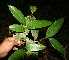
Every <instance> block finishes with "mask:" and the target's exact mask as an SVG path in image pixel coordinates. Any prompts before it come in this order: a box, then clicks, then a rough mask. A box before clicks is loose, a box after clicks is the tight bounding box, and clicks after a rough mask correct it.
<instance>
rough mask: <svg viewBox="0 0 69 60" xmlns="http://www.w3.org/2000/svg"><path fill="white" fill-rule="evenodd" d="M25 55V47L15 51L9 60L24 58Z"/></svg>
mask: <svg viewBox="0 0 69 60" xmlns="http://www.w3.org/2000/svg"><path fill="white" fill-rule="evenodd" d="M24 55H25V52H24V51H23V49H19V50H17V51H15V52H14V53H13V54H12V55H11V56H10V57H9V59H8V60H22V58H23V56H24Z"/></svg>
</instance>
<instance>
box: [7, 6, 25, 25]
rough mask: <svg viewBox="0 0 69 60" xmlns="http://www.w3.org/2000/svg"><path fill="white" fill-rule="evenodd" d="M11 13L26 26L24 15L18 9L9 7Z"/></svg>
mask: <svg viewBox="0 0 69 60" xmlns="http://www.w3.org/2000/svg"><path fill="white" fill-rule="evenodd" d="M8 7H9V10H10V12H11V13H12V14H13V16H14V17H15V18H16V19H17V20H18V21H19V22H20V23H22V24H24V25H26V21H25V18H24V15H23V14H22V12H21V11H20V10H18V9H17V8H16V7H14V6H11V5H8Z"/></svg>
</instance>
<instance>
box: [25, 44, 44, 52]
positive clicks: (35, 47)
mask: <svg viewBox="0 0 69 60" xmlns="http://www.w3.org/2000/svg"><path fill="white" fill-rule="evenodd" d="M25 48H26V49H27V50H28V51H39V50H42V49H44V48H45V46H44V45H42V44H36V43H31V44H27V45H26V47H25Z"/></svg>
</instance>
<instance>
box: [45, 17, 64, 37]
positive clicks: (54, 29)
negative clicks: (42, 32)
mask: <svg viewBox="0 0 69 60" xmlns="http://www.w3.org/2000/svg"><path fill="white" fill-rule="evenodd" d="M63 22H64V19H63V18H61V19H59V20H57V21H55V22H54V23H53V24H52V25H51V26H50V27H49V28H48V30H47V32H46V37H52V36H54V35H55V34H56V33H57V32H58V30H59V29H60V28H61V26H62V24H63Z"/></svg>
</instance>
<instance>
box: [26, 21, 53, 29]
mask: <svg viewBox="0 0 69 60" xmlns="http://www.w3.org/2000/svg"><path fill="white" fill-rule="evenodd" d="M51 24H52V22H51V21H46V20H34V21H31V22H28V24H27V28H28V29H35V28H42V27H46V26H49V25H51Z"/></svg>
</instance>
